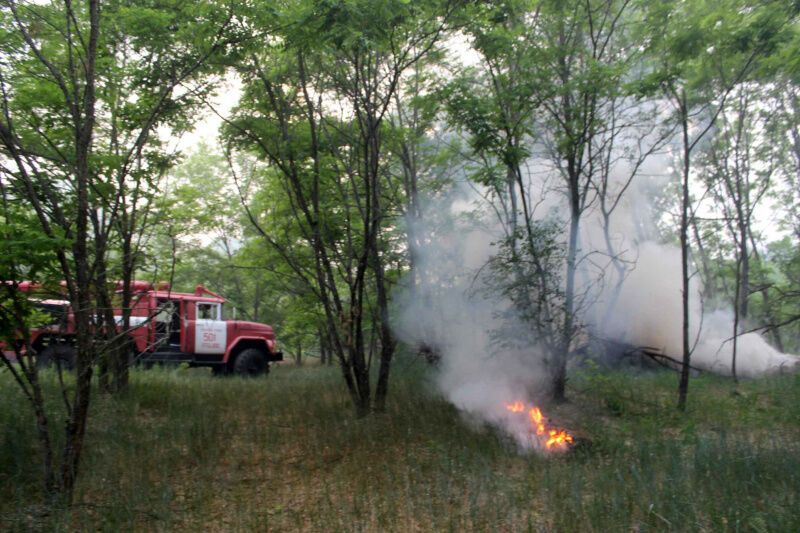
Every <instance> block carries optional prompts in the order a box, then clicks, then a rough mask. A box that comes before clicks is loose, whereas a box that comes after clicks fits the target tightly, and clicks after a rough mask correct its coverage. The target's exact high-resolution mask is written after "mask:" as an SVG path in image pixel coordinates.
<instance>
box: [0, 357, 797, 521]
mask: <svg viewBox="0 0 800 533" xmlns="http://www.w3.org/2000/svg"><path fill="white" fill-rule="evenodd" d="M396 372H397V374H396V376H395V378H394V380H393V382H392V390H391V393H390V396H389V401H388V404H387V411H386V412H385V413H383V414H373V415H370V416H368V417H367V418H365V419H357V418H356V417H355V416H354V414H353V410H352V407H351V404H350V399H349V397H348V396H347V393H346V391H345V390H344V387H343V386H342V383H341V375H340V371H339V370H338V369H337V368H335V367H321V366H304V367H292V366H288V365H285V366H279V367H274V368H273V370H272V372H271V373H270V375H269V376H267V377H264V378H259V379H252V380H243V379H240V378H224V379H220V378H214V377H212V376H211V375H210V373H209V372H208V371H206V370H201V369H187V368H165V369H154V370H150V371H145V370H135V371H134V372H133V373H132V376H131V377H132V382H131V388H130V391H129V392H128V393H127V394H126V395H125V396H124V397H116V398H110V397H105V396H101V395H97V397H96V401H94V402H93V404H92V409H93V410H94V412H93V413H92V417H91V424H90V427H89V433H88V435H87V441H86V446H87V449H86V455H85V459H84V461H85V462H84V464H83V465H82V476H81V478H80V480H79V483H78V487H77V492H76V497H75V501H76V503H75V505H74V506H73V507H72V508H71V509H69V510H65V509H58V508H56V509H53V508H48V507H45V506H44V505H43V504H42V501H41V500H40V493H41V490H40V487H39V486H38V483H40V479H41V475H40V472H39V471H38V468H39V466H38V464H39V461H38V459H39V457H38V455H37V454H38V449H37V444H36V443H37V441H36V436H35V433H34V431H35V428H34V427H33V424H32V423H31V416H30V413H28V412H27V409H28V405H27V404H26V403H25V401H24V399H23V398H22V397H21V395H20V393H19V390H18V388H17V387H15V386H14V384H13V383H12V382H11V377H10V376H9V374H8V373H7V372H5V371H4V372H0V530H15V531H16V530H49V531H73V530H79V531H88V530H94V531H129V530H133V531H154V530H162V531H200V530H203V531H248V530H259V531H264V530H275V531H296V530H307V531H465V530H472V531H624V530H629V531H634V530H635V531H652V530H655V531H670V530H671V531H798V530H800V514H798V513H797V508H798V505H799V504H800V498H799V497H798V495H800V376H797V375H786V376H777V377H773V378H769V379H763V380H758V381H746V382H743V383H741V384H740V385H739V386H738V387H736V388H734V385H733V383H732V382H731V381H729V380H726V379H723V378H719V377H714V376H706V375H704V376H699V377H698V378H696V379H695V380H693V382H692V388H693V391H692V396H691V403H690V405H689V409H688V412H687V413H685V414H681V413H679V412H677V411H676V410H675V409H674V405H673V403H674V397H675V394H674V392H675V387H676V379H677V378H676V376H675V374H673V373H668V372H666V371H664V372H656V373H647V374H631V373H624V372H601V371H599V370H597V369H588V370H587V369H584V370H582V371H578V372H575V373H574V375H573V376H572V377H571V380H570V401H569V402H567V403H566V404H560V405H553V406H547V405H545V406H544V407H545V412H546V413H547V414H548V415H549V416H550V417H551V419H552V420H553V422H554V423H557V424H558V425H559V426H564V427H567V428H569V429H570V430H571V431H572V432H573V433H574V434H575V436H576V439H577V444H576V446H575V447H574V448H573V449H572V450H570V451H569V452H567V453H563V454H558V455H551V456H547V457H545V456H542V455H539V454H536V453H531V454H524V453H520V452H519V451H518V450H517V449H516V447H515V445H514V444H513V441H512V440H511V439H509V438H508V437H506V436H504V435H503V434H501V433H499V432H498V431H496V430H494V429H493V428H491V427H487V426H485V425H483V424H480V423H477V422H474V421H473V420H471V419H470V418H469V417H468V416H466V415H463V414H461V413H459V412H458V411H457V410H456V409H455V408H454V407H453V406H451V405H450V404H448V403H447V402H445V401H444V400H443V399H442V398H441V397H440V396H439V395H438V394H437V393H436V392H435V386H434V381H435V373H434V371H433V370H432V369H430V368H429V367H427V365H425V364H424V363H423V362H422V361H418V360H416V359H405V358H402V359H401V360H400V361H399V362H398V365H397V368H396ZM45 379H46V380H47V386H48V388H51V389H52V392H55V390H56V386H57V383H56V376H55V375H54V374H51V373H49V372H48V373H45ZM51 398H54V400H53V403H52V405H50V408H51V409H52V411H53V412H54V413H56V412H58V409H60V408H61V406H60V405H59V404H58V401H57V396H55V395H54V394H51ZM53 420H54V421H57V420H58V418H57V417H54V418H53Z"/></svg>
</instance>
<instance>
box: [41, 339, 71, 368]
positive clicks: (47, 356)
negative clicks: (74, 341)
mask: <svg viewBox="0 0 800 533" xmlns="http://www.w3.org/2000/svg"><path fill="white" fill-rule="evenodd" d="M56 362H58V363H60V364H61V368H62V369H63V370H72V369H73V368H75V349H74V348H73V347H72V346H69V345H66V344H53V345H51V346H48V347H47V348H45V349H44V350H42V353H40V354H39V355H38V356H37V358H36V366H38V367H39V368H47V367H50V366H53V365H55V364H56Z"/></svg>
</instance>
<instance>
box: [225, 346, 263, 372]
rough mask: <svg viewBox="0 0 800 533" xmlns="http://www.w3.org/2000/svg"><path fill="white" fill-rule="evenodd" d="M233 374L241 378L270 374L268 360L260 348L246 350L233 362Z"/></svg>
mask: <svg viewBox="0 0 800 533" xmlns="http://www.w3.org/2000/svg"><path fill="white" fill-rule="evenodd" d="M233 372H234V373H235V374H237V375H240V376H258V375H261V374H265V373H267V372H269V365H267V358H266V356H265V354H264V352H262V351H261V350H259V349H258V348H246V349H244V350H242V351H241V352H239V354H238V355H237V356H236V359H235V360H234V362H233Z"/></svg>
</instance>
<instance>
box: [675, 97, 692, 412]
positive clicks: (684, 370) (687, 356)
mask: <svg viewBox="0 0 800 533" xmlns="http://www.w3.org/2000/svg"><path fill="white" fill-rule="evenodd" d="M678 107H679V110H680V121H681V130H682V134H683V176H682V184H681V192H682V198H681V234H680V239H681V287H682V289H681V310H682V312H683V326H682V329H681V336H682V346H683V361H682V364H681V376H680V381H679V383H678V409H679V410H681V411H685V410H686V399H687V396H688V394H689V372H690V369H691V366H690V365H691V357H692V352H691V347H690V339H689V170H690V156H691V150H690V147H689V116H688V108H687V102H686V94H685V93H683V92H682V93H681V96H680V99H679V102H678Z"/></svg>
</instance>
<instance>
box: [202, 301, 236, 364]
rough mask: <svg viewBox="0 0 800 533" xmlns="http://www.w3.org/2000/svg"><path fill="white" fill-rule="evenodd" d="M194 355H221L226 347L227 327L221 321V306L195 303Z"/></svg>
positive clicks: (213, 303) (212, 303) (211, 303)
mask: <svg viewBox="0 0 800 533" xmlns="http://www.w3.org/2000/svg"><path fill="white" fill-rule="evenodd" d="M196 305H197V308H196V312H197V319H196V320H195V328H194V353H196V354H214V355H221V354H224V353H225V348H226V347H227V335H228V325H227V324H226V323H225V321H224V320H222V305H220V304H219V303H216V302H197V304H196Z"/></svg>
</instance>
